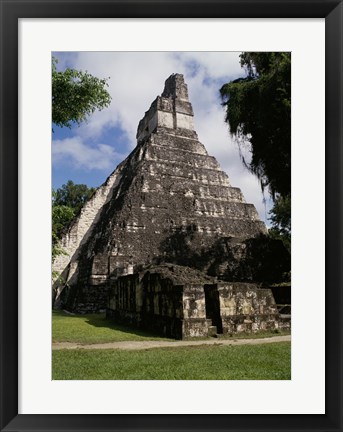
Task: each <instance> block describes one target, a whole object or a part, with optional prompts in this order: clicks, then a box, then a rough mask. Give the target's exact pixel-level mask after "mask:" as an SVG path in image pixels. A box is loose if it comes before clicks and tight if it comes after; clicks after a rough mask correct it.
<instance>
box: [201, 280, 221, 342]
mask: <svg viewBox="0 0 343 432" xmlns="http://www.w3.org/2000/svg"><path fill="white" fill-rule="evenodd" d="M204 288H205V307H206V318H207V319H210V320H212V325H213V326H215V327H216V328H217V334H222V333H223V323H222V318H221V315H220V300H219V292H218V288H217V285H205V286H204Z"/></svg>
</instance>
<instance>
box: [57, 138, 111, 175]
mask: <svg viewBox="0 0 343 432" xmlns="http://www.w3.org/2000/svg"><path fill="white" fill-rule="evenodd" d="M52 155H53V164H54V165H59V164H62V163H63V164H68V165H69V166H71V167H74V168H83V169H98V170H112V169H113V168H114V166H115V165H116V163H115V161H118V156H119V155H118V154H117V153H116V152H115V150H114V149H113V147H111V146H109V145H107V144H98V145H96V146H95V147H90V146H89V145H86V144H85V143H84V142H83V141H82V139H81V138H80V137H73V138H65V139H62V140H54V141H53V142H52Z"/></svg>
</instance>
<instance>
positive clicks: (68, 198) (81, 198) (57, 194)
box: [52, 180, 95, 214]
mask: <svg viewBox="0 0 343 432" xmlns="http://www.w3.org/2000/svg"><path fill="white" fill-rule="evenodd" d="M94 192H95V189H94V188H88V186H86V185H85V184H75V183H74V182H73V181H72V180H68V182H67V183H66V184H64V185H62V187H60V188H59V189H57V190H56V191H53V198H52V199H53V206H66V207H70V208H71V209H72V210H73V211H74V214H77V213H78V212H79V211H80V209H81V207H82V206H83V205H84V204H85V202H86V201H88V199H89V198H90V197H91V196H92V195H93V193H94Z"/></svg>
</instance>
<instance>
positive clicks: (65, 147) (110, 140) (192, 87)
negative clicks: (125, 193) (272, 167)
mask: <svg viewBox="0 0 343 432" xmlns="http://www.w3.org/2000/svg"><path fill="white" fill-rule="evenodd" d="M53 55H54V56H55V57H56V58H57V59H58V64H57V68H58V70H64V69H65V68H66V67H72V68H75V69H80V70H83V71H88V72H89V73H91V74H92V75H95V76H97V77H99V78H107V77H109V78H110V79H109V81H108V83H109V87H108V91H109V92H110V94H111V96H112V103H111V105H110V107H108V108H106V109H104V110H102V111H97V112H95V113H94V114H93V115H92V116H90V117H89V119H88V121H87V122H86V123H84V124H82V125H81V126H77V125H76V126H74V127H72V128H71V129H68V128H59V127H56V126H54V127H53V129H54V133H53V134H52V181H53V187H54V188H55V189H56V188H58V187H60V186H62V184H64V183H66V182H67V181H68V180H73V181H74V183H84V184H86V185H88V186H89V187H90V186H93V187H98V186H100V185H101V184H102V183H103V182H104V181H105V180H106V178H107V177H108V176H109V175H110V174H111V172H112V171H113V170H114V169H115V168H116V166H117V165H118V164H119V163H120V162H121V161H122V160H123V159H124V158H125V157H126V156H127V155H128V154H129V153H130V152H131V151H132V150H133V149H134V147H135V146H136V138H135V137H136V130H137V126H138V123H139V120H140V119H141V118H142V117H143V116H144V113H145V111H147V110H148V109H149V107H150V104H151V102H152V101H153V100H154V99H155V98H156V96H157V95H160V94H161V93H162V91H163V87H164V81H165V80H166V79H167V78H168V77H169V75H171V74H172V73H182V74H183V75H184V77H185V81H186V83H187V85H188V92H189V99H190V102H191V103H192V105H193V110H194V123H195V129H196V131H197V133H198V136H199V140H200V141H201V142H202V143H203V144H204V145H205V147H206V149H207V151H208V153H209V154H210V155H212V156H215V157H216V159H217V160H218V162H219V163H220V165H221V167H222V169H223V170H224V171H226V173H227V174H228V176H229V179H230V182H231V185H232V186H235V187H239V188H241V189H242V192H243V194H244V196H245V199H246V201H247V202H250V203H253V204H255V206H256V208H257V210H258V212H259V214H260V217H261V218H262V219H263V220H265V221H266V217H267V212H268V210H269V208H270V203H268V204H267V206H266V205H265V204H264V200H263V195H262V193H261V188H260V185H259V182H258V180H257V179H256V177H255V176H253V175H252V174H250V173H249V172H248V170H247V169H246V168H245V167H244V166H243V165H242V162H241V160H240V156H239V151H238V145H237V143H235V141H234V140H232V138H231V137H230V134H229V130H228V126H227V124H226V123H225V122H224V116H225V113H224V109H223V107H222V106H221V101H220V97H219V89H220V87H221V86H222V85H223V84H224V83H226V82H228V81H230V80H232V79H235V78H238V77H241V76H244V75H245V71H244V70H243V69H242V68H241V67H240V64H239V53H238V52H68V53H66V52H63V53H62V52H58V53H53ZM245 157H246V159H248V160H249V146H248V145H247V146H246V149H245ZM267 198H268V197H267ZM267 201H268V200H267Z"/></svg>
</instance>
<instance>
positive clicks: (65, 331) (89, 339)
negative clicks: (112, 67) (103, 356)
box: [52, 311, 171, 344]
mask: <svg viewBox="0 0 343 432" xmlns="http://www.w3.org/2000/svg"><path fill="white" fill-rule="evenodd" d="M144 340H171V339H166V338H162V337H160V336H156V335H154V334H151V333H149V332H146V331H143V330H136V329H134V328H131V327H127V326H122V325H119V324H114V323H111V322H110V321H108V320H106V318H105V314H87V315H69V314H66V313H65V312H61V311H53V312H52V341H53V342H74V343H80V344H93V343H106V342H120V341H144Z"/></svg>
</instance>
